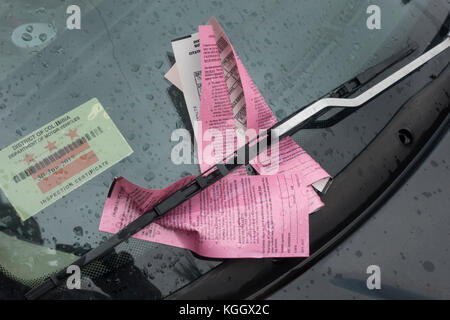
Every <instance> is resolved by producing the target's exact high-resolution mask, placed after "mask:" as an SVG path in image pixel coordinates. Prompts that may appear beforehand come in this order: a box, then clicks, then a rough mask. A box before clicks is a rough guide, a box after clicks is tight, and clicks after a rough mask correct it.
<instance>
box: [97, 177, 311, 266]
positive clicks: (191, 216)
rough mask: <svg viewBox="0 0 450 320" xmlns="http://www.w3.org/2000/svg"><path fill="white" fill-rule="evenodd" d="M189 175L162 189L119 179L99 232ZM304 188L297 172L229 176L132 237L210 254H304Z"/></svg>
mask: <svg viewBox="0 0 450 320" xmlns="http://www.w3.org/2000/svg"><path fill="white" fill-rule="evenodd" d="M192 178H193V177H186V178H183V179H181V180H179V181H177V182H175V183H174V184H172V185H170V186H169V187H167V188H165V189H161V190H149V189H144V188H142V187H139V186H136V185H134V184H132V183H131V182H129V181H128V180H126V179H125V178H118V179H117V180H116V182H115V184H114V188H113V190H112V192H111V194H110V196H109V197H108V198H107V200H106V203H105V207H104V209H103V215H102V218H101V222H100V227H99V230H100V231H105V232H110V233H117V232H118V231H119V230H121V229H122V228H124V227H125V226H126V225H127V224H129V223H130V222H132V221H133V220H135V219H136V218H137V217H138V216H139V215H140V214H142V213H144V212H146V211H147V210H150V209H151V208H153V206H154V205H155V204H156V203H157V202H158V201H159V200H161V199H163V198H164V197H165V196H166V195H167V194H169V193H171V192H173V191H175V190H177V189H178V188H180V187H181V186H182V185H184V184H185V183H187V182H188V181H189V180H190V179H192ZM305 190H306V189H305V187H304V185H303V184H302V181H301V179H300V177H299V175H288V174H287V175H272V176H229V177H226V178H224V179H222V180H220V181H218V182H216V183H215V184H214V185H212V186H210V187H208V188H206V189H205V190H203V191H202V192H201V193H199V194H197V195H195V196H194V197H193V198H191V199H189V200H187V201H185V202H184V203H182V204H181V205H179V206H178V207H176V208H175V209H173V210H172V211H171V212H169V213H167V214H166V215H165V216H163V217H161V218H160V219H158V220H156V221H155V222H154V223H152V224H151V225H149V226H147V227H145V228H144V229H143V230H141V231H140V232H138V233H136V234H135V235H134V236H133V237H134V238H138V239H142V240H148V241H153V242H157V243H162V244H166V245H171V246H176V247H181V248H186V249H189V250H192V251H194V252H196V253H198V254H199V255H202V256H207V257H213V258H262V257H305V256H308V255H309V225H308V210H309V208H308V203H307V202H306V201H305V199H306V194H305Z"/></svg>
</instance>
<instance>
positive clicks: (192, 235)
mask: <svg viewBox="0 0 450 320" xmlns="http://www.w3.org/2000/svg"><path fill="white" fill-rule="evenodd" d="M199 39H200V49H201V50H200V51H201V59H202V60H201V69H202V70H201V100H200V108H199V115H198V118H199V120H200V121H199V123H200V124H201V127H199V128H197V130H198V133H199V134H200V137H203V139H200V138H198V139H197V147H198V154H199V157H200V168H201V170H202V171H204V170H205V169H207V168H208V167H209V166H210V165H212V164H215V163H217V162H218V160H220V159H222V158H223V157H224V156H225V155H226V154H229V153H230V152H229V151H230V150H231V151H232V150H234V149H236V148H237V147H239V146H241V145H242V144H243V143H245V140H239V139H234V140H231V141H229V140H227V141H224V140H220V139H219V140H217V139H205V134H206V135H207V133H208V132H209V131H211V130H213V131H214V132H216V133H217V132H218V133H219V136H227V132H230V131H232V132H239V130H242V128H245V127H247V129H248V128H250V129H253V130H254V131H255V132H258V130H260V129H267V128H268V127H270V126H272V125H273V124H274V123H275V122H276V121H277V120H276V118H275V116H274V115H273V113H272V112H271V110H270V108H269V107H268V106H267V104H266V103H265V102H264V98H263V97H262V96H261V94H260V93H259V91H258V89H257V88H256V86H255V84H254V83H253V81H252V80H251V78H250V76H249V75H248V73H247V71H246V70H245V68H244V66H243V64H242V63H241V61H240V60H239V58H238V56H237V55H236V54H235V52H234V49H233V48H232V46H231V43H230V42H229V40H228V38H227V37H226V35H225V34H224V32H223V30H222V29H221V28H220V26H219V25H218V23H217V21H215V19H214V18H212V19H211V20H210V21H209V25H207V26H200V27H199ZM183 89H185V88H183ZM230 145H231V146H230ZM279 145H280V148H279V154H278V156H279V162H277V163H276V168H275V169H276V170H274V167H273V166H272V165H271V164H270V162H269V164H270V165H269V166H267V165H265V164H263V163H261V162H260V161H259V160H257V161H254V162H253V163H252V165H253V166H254V167H255V168H256V169H257V171H258V172H259V173H260V174H261V175H257V176H247V175H246V174H245V170H237V172H234V173H233V174H231V175H228V176H226V177H225V178H223V179H222V180H220V181H219V182H217V183H216V184H214V185H212V186H210V187H208V188H206V189H205V190H203V191H202V192H200V193H199V194H198V195H196V196H195V197H193V198H192V199H190V200H188V201H186V202H185V203H183V204H181V205H180V206H178V207H177V208H175V209H173V210H172V211H171V212H169V213H168V214H167V215H165V216H164V217H162V218H161V219H159V220H157V222H155V223H153V224H152V225H150V226H148V227H146V228H145V229H143V230H142V231H141V232H139V233H137V234H136V235H135V237H136V238H139V239H143V240H148V241H153V242H158V243H162V244H167V245H172V246H177V247H181V248H186V249H190V250H192V251H194V252H196V253H198V254H200V255H203V256H208V257H215V258H239V257H253V258H262V257H304V256H308V254H309V242H308V240H309V226H308V217H309V214H310V213H312V212H314V211H316V210H318V209H319V208H320V207H321V206H323V203H322V202H321V201H320V198H319V196H318V195H317V194H316V192H315V191H314V190H313V188H312V187H311V184H313V183H315V182H317V181H319V180H321V179H328V178H330V176H329V175H328V174H327V173H326V171H325V170H323V169H322V168H321V167H320V165H319V164H318V163H317V162H315V161H314V160H313V159H312V158H311V157H310V156H309V155H308V154H307V153H306V152H305V151H303V149H301V148H300V147H299V146H298V145H297V144H296V143H295V142H294V141H293V140H292V139H290V138H285V139H283V140H282V141H281V142H280V144H279ZM230 148H231V149H230ZM216 150H220V151H219V154H215V152H216ZM272 155H273V154H272ZM272 155H270V156H269V158H270V157H271V156H272ZM266 160H267V159H266ZM190 179H192V177H186V178H183V179H181V180H179V181H177V182H175V183H174V184H172V185H171V186H169V187H167V188H165V189H161V190H149V189H144V188H142V187H139V186H136V185H134V184H132V183H131V182H129V181H128V180H126V179H125V178H119V179H118V180H116V183H115V184H114V186H113V189H112V191H111V193H110V196H109V197H108V199H107V200H106V203H105V207H104V210H103V215H102V219H101V223H100V227H99V230H100V231H105V232H110V233H116V232H118V231H119V230H120V229H122V228H123V227H125V226H126V225H127V224H128V223H130V222H131V221H133V220H135V219H136V218H137V217H138V216H139V215H140V214H142V213H143V212H146V211H148V210H150V209H151V208H152V207H153V206H154V205H155V204H156V203H158V201H160V200H161V199H163V198H165V197H166V196H167V195H169V194H170V193H171V192H173V191H175V190H176V189H178V188H180V187H181V186H182V185H184V184H185V183H187V182H188V181H189V180H190Z"/></svg>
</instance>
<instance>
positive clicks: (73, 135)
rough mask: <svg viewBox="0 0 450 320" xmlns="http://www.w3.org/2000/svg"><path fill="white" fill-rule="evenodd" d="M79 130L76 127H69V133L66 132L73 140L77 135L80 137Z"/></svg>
mask: <svg viewBox="0 0 450 320" xmlns="http://www.w3.org/2000/svg"><path fill="white" fill-rule="evenodd" d="M77 130H78V129H75V130H72V129H69V133H68V134H66V136H68V137H70V140H71V141H73V139H75V138H76V137H79V135H78V133H77Z"/></svg>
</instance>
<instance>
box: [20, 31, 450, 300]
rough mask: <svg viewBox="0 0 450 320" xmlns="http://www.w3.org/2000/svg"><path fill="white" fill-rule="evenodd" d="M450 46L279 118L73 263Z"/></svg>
mask: <svg viewBox="0 0 450 320" xmlns="http://www.w3.org/2000/svg"><path fill="white" fill-rule="evenodd" d="M449 46H450V34H449V35H448V36H447V38H446V39H445V40H444V41H443V42H442V43H441V44H439V45H437V46H436V47H434V48H433V49H431V50H429V51H427V52H426V53H424V54H422V55H421V56H419V57H418V58H416V59H415V60H414V61H412V62H410V63H409V64H407V65H406V66H404V67H403V68H401V69H400V70H398V71H396V72H395V73H393V74H392V75H390V76H389V77H387V78H386V79H384V80H382V81H380V82H378V83H377V84H376V85H374V86H373V87H371V88H369V89H367V90H366V91H364V92H363V93H362V94H360V95H359V96H357V97H355V98H348V99H345V98H336V97H327V98H324V99H320V100H318V101H316V102H315V103H313V104H311V105H309V106H308V107H306V108H304V109H302V110H301V111H300V112H295V113H293V114H292V115H290V116H288V117H287V118H286V119H285V120H283V121H280V122H278V123H277V124H275V125H274V126H273V127H272V128H270V129H268V130H267V131H265V132H264V133H262V134H260V135H259V136H258V137H256V138H255V139H253V140H252V141H250V142H248V143H247V144H246V145H245V146H243V147H242V148H241V149H239V150H237V151H235V152H234V153H233V154H231V155H230V156H228V157H227V158H225V159H224V160H223V161H222V162H221V163H218V164H216V165H214V166H212V167H211V168H209V169H208V170H207V171H205V172H203V173H201V174H200V175H199V176H197V177H196V178H194V179H193V180H191V181H190V182H189V183H188V184H187V185H185V186H183V187H182V188H180V189H178V190H177V191H175V192H174V193H172V194H170V195H169V196H168V197H167V198H165V199H164V200H162V201H161V202H159V203H158V204H157V205H156V206H155V207H154V208H153V209H152V210H150V211H148V212H145V213H144V214H142V215H141V216H140V217H139V218H137V219H136V220H134V221H133V222H131V223H130V224H128V225H127V226H126V227H125V228H123V229H122V230H121V231H119V232H118V233H117V234H115V235H113V236H112V237H111V238H109V239H108V240H106V241H105V242H103V243H102V244H101V245H99V246H98V247H97V248H94V249H92V250H91V251H89V252H88V253H86V254H85V255H83V256H82V257H80V258H79V259H78V260H76V261H75V262H73V263H72V265H77V266H79V267H80V268H81V267H84V266H86V265H87V264H89V263H91V262H92V261H94V260H96V259H98V258H101V257H104V256H105V255H107V254H108V253H110V252H111V251H112V250H113V249H114V248H115V247H116V246H117V245H118V244H120V243H122V242H124V241H125V240H127V239H128V238H130V237H131V236H132V235H134V234H135V233H137V232H138V231H140V230H142V229H143V228H144V227H146V226H147V225H149V224H150V223H152V222H154V221H155V220H156V219H158V218H159V217H161V216H163V215H165V214H166V213H168V212H169V211H170V210H172V209H173V208H175V207H177V206H178V205H180V204H181V203H183V202H185V201H186V200H188V199H190V198H192V197H193V196H195V195H196V194H198V193H199V192H201V191H202V190H204V189H205V188H207V187H209V186H211V185H212V184H214V183H215V182H217V181H219V180H220V179H222V178H223V177H225V176H226V175H227V174H229V173H230V172H231V171H233V170H235V169H236V168H238V167H240V166H241V165H244V164H245V165H246V164H248V163H249V161H250V160H251V157H250V155H257V154H258V153H259V152H261V151H262V150H263V149H262V147H264V148H267V147H268V146H270V144H271V142H272V141H273V139H272V138H273V135H275V136H276V137H277V138H278V139H280V140H281V139H282V138H284V137H287V136H290V135H291V134H293V133H295V132H297V131H298V130H300V129H302V128H304V127H305V124H306V123H307V120H308V119H309V118H310V117H312V116H314V115H316V114H317V113H318V112H322V111H323V110H325V109H327V108H332V107H345V108H356V107H360V106H362V105H363V104H365V103H367V102H368V101H369V100H371V99H373V98H375V97H376V96H377V95H379V94H380V93H382V92H383V91H385V90H386V89H388V88H389V87H391V86H392V85H394V84H395V83H397V82H398V81H400V80H401V79H403V78H404V77H406V76H407V75H409V74H410V73H412V72H413V71H415V70H416V69H418V68H419V67H420V66H422V65H423V64H425V63H426V62H428V61H429V60H431V59H432V58H433V57H435V56H437V55H438V54H440V53H442V52H443V51H445V50H446V49H447V48H448V47H449ZM241 152H245V153H244V154H245V161H244V162H245V163H239V161H238V156H239V155H240V154H242V153H241ZM67 275H68V274H67V268H64V269H62V270H60V271H59V272H57V273H55V274H53V275H51V276H50V277H49V278H47V279H46V280H44V282H43V283H42V284H41V285H39V286H37V287H35V288H33V289H31V290H30V291H29V292H27V293H26V294H25V297H26V298H27V299H38V298H39V297H41V296H42V295H44V294H46V293H47V292H49V291H50V290H52V289H53V288H56V287H57V286H58V285H60V284H61V283H62V282H63V281H64V280H65V279H66V278H67Z"/></svg>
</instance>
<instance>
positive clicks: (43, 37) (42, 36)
mask: <svg viewBox="0 0 450 320" xmlns="http://www.w3.org/2000/svg"><path fill="white" fill-rule="evenodd" d="M39 40H41V41H42V42H44V41H45V40H47V34H46V33H41V34H40V35H39Z"/></svg>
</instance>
